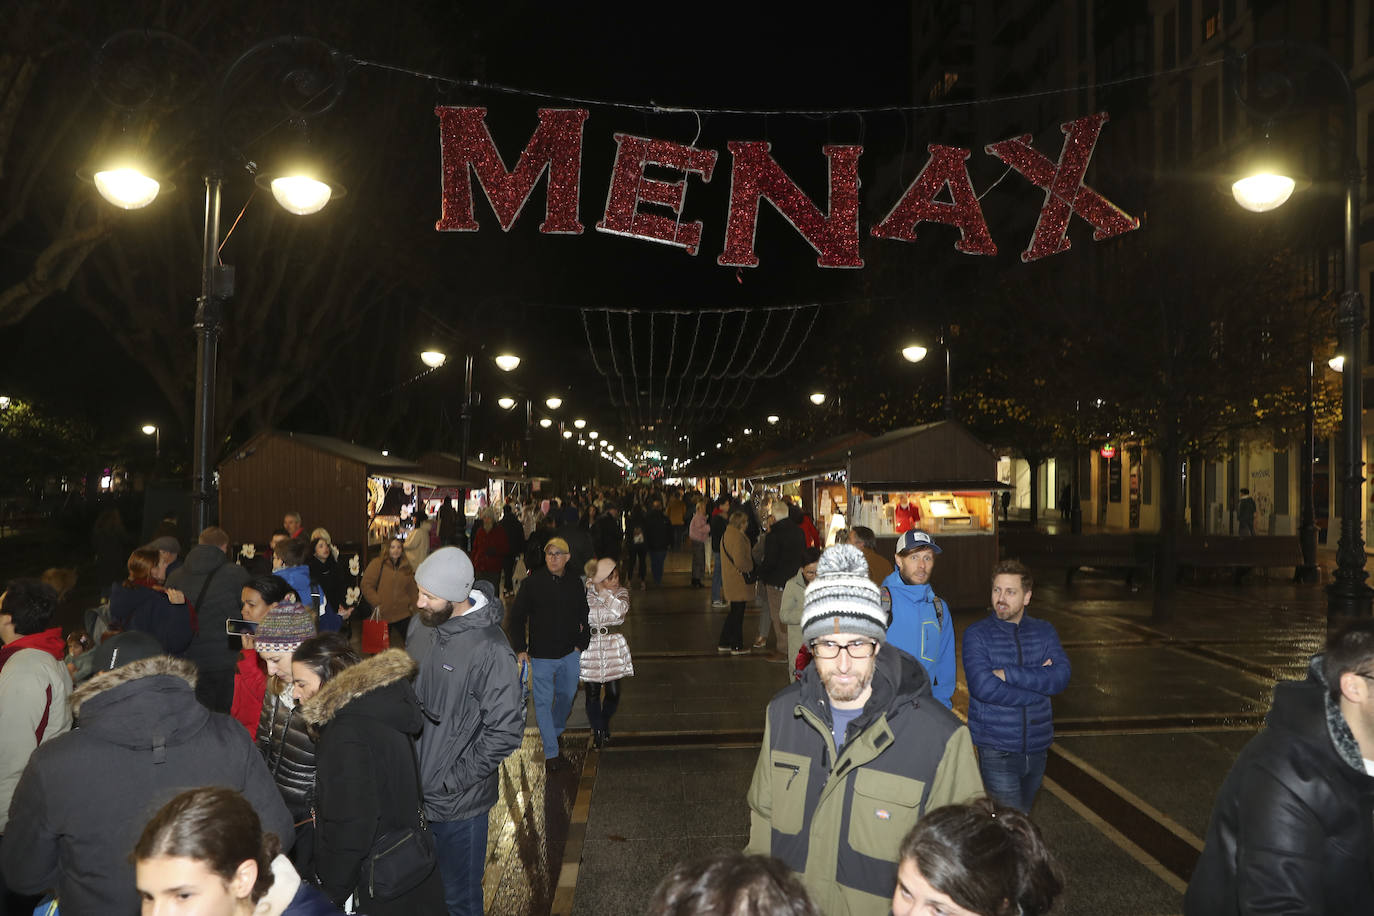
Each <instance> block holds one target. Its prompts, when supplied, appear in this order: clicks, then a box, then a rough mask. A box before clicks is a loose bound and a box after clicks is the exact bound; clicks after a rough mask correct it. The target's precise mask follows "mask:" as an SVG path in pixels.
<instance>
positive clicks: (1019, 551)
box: [999, 528, 1157, 585]
mask: <svg viewBox="0 0 1374 916" xmlns="http://www.w3.org/2000/svg"><path fill="white" fill-rule="evenodd" d="M999 538H1000V544H999V546H1000V548H1001V556H1002V558H1003V559H1015V560H1020V561H1021V562H1022V563H1024V564H1026V566H1028V567H1030V569H1031V571H1032V572H1035V571H1039V570H1050V569H1062V570H1064V584H1065V585H1071V584H1072V583H1073V576H1074V573H1076V572H1078V571H1079V570H1080V569H1082V568H1084V567H1090V568H1093V569H1100V570H1106V571H1111V572H1113V573H1117V574H1119V575H1121V577H1122V578H1124V579H1125V580H1126V584H1127V585H1134V584H1135V577H1136V574H1137V573H1145V574H1147V575H1148V574H1149V573H1150V571H1151V570H1152V569H1153V568H1154V555H1155V545H1156V543H1157V542H1156V539H1155V537H1154V536H1152V535H1150V536H1147V535H1139V534H1045V533H1043V532H1039V531H1032V530H1027V531H1022V530H1008V529H1006V528H1003V529H1002V530H1001V532H999Z"/></svg>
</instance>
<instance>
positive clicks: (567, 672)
mask: <svg viewBox="0 0 1374 916" xmlns="http://www.w3.org/2000/svg"><path fill="white" fill-rule="evenodd" d="M530 671H531V677H530V681H531V682H532V684H531V690H530V692H531V693H533V694H534V721H535V722H536V723H538V725H539V738H540V740H541V741H543V742H544V758H545V759H546V760H547V759H548V758H550V757H557V756H558V736H559V735H561V734H563V729H564V728H565V727H567V724H568V716H569V714H571V713H572V703H573V697H574V696H576V695H577V679H578V678H579V677H580V676H581V674H582V653H581V652H578V651H577V650H576V649H574V650H573V651H571V652H569V653H568V654H567V655H565V656H563V657H562V658H534V657H531V658H530Z"/></svg>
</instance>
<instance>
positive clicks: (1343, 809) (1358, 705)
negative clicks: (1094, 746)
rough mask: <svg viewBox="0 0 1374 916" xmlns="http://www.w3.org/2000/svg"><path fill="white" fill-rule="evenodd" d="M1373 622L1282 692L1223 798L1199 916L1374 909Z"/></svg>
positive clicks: (1200, 884) (1200, 870)
mask: <svg viewBox="0 0 1374 916" xmlns="http://www.w3.org/2000/svg"><path fill="white" fill-rule="evenodd" d="M1371 773H1374V621H1371V620H1369V619H1363V620H1359V621H1357V622H1355V623H1353V624H1350V625H1349V626H1348V627H1346V628H1345V629H1344V630H1342V631H1340V632H1339V633H1336V634H1335V635H1334V636H1332V637H1331V638H1330V639H1329V640H1328V641H1327V644H1326V652H1325V654H1324V655H1317V656H1315V657H1313V658H1312V660H1311V663H1310V664H1309V665H1308V670H1307V680H1305V681H1287V682H1284V683H1281V684H1279V685H1278V687H1276V688H1275V689H1274V705H1273V707H1272V708H1271V709H1270V710H1269V716H1268V717H1267V718H1266V720H1265V729H1264V731H1262V732H1260V733H1259V734H1258V735H1256V736H1255V737H1254V738H1253V739H1252V740H1251V741H1250V743H1249V744H1247V745H1246V746H1245V749H1244V750H1243V751H1241V752H1240V756H1239V757H1238V758H1237V759H1236V763H1235V765H1234V766H1232V767H1231V772H1230V774H1229V775H1227V777H1226V781H1225V782H1223V783H1222V785H1221V790H1220V791H1219V792H1218V793H1217V801H1216V806H1215V807H1214V808H1213V809H1212V821H1211V823H1210V824H1209V825H1208V827H1207V843H1206V846H1205V847H1204V848H1203V850H1202V857H1201V858H1200V859H1199V860H1198V864H1197V867H1196V868H1195V869H1194V870H1193V879H1192V881H1191V882H1190V883H1189V885H1188V893H1187V895H1186V896H1185V897H1184V900H1183V911H1184V912H1185V913H1186V914H1188V916H1224V914H1231V913H1236V914H1239V913H1261V912H1263V913H1311V914H1318V913H1374V869H1371V867H1370V862H1371V861H1374V858H1372V857H1374V849H1371V842H1372V841H1371V836H1370V824H1371V820H1372V819H1374V775H1371Z"/></svg>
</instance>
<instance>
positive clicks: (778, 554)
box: [755, 499, 806, 662]
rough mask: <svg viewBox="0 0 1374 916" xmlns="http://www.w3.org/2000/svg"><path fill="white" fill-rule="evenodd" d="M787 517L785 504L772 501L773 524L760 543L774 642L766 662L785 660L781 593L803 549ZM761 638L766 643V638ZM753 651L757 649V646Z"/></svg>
mask: <svg viewBox="0 0 1374 916" xmlns="http://www.w3.org/2000/svg"><path fill="white" fill-rule="evenodd" d="M788 516H789V507H788V505H787V503H785V502H783V501H782V500H781V499H777V500H774V501H773V524H772V525H770V526H769V528H768V534H767V536H765V537H764V539H763V562H762V563H760V564H759V578H760V579H761V580H763V584H764V586H765V588H764V594H765V595H767V596H768V616H769V617H770V618H771V619H772V621H773V636H774V638H775V639H776V640H777V644H776V646H775V647H774V650H773V651H772V652H771V653H769V655H768V659H769V661H778V662H780V661H785V660H786V659H785V658H784V655H783V651H782V650H783V649H785V648H787V629H786V628H785V627H784V626H783V625H782V618H781V617H780V616H779V615H780V614H781V612H782V590H783V589H784V588H786V587H787V583H788V581H789V580H790V579H792V578H794V577H795V576H796V575H797V570H799V569H801V566H802V551H803V550H805V549H806V537H805V536H804V535H803V534H802V530H801V528H800V527H798V526H797V524H796V522H793V521H792V520H791V519H790V518H789V517H788ZM761 638H762V639H764V641H765V643H766V637H761ZM755 647H756V648H761V647H760V646H758V645H757V643H756V644H755Z"/></svg>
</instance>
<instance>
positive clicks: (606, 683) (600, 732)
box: [581, 557, 635, 747]
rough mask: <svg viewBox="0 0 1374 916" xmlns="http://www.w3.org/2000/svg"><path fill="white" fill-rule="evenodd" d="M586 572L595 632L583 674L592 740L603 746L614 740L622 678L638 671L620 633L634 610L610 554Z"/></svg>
mask: <svg viewBox="0 0 1374 916" xmlns="http://www.w3.org/2000/svg"><path fill="white" fill-rule="evenodd" d="M586 574H587V625H588V626H589V627H591V631H592V633H591V642H590V643H588V645H587V648H586V649H584V650H582V670H581V677H582V683H583V689H584V690H585V691H586V694H587V700H586V703H587V722H588V723H589V724H590V725H591V727H592V743H593V744H595V746H596V747H603V746H605V744H606V743H607V742H608V741H610V740H611V716H613V715H615V710H616V707H618V706H619V705H620V679H621V678H626V677H633V676H634V673H635V667H634V662H633V661H632V660H631V658H630V646H629V644H628V643H626V641H625V636H624V635H623V634H622V633H620V627H621V625H622V624H623V623H624V622H625V615H626V614H628V613H629V612H630V593H629V592H628V591H627V590H626V589H625V588H624V587H623V586H621V584H620V567H619V565H618V564H617V563H616V561H615V560H613V559H611V558H610V557H603V558H602V559H600V560H588V561H587V566H586ZM603 690H604V691H605V697H604V699H603V697H602V691H603Z"/></svg>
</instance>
